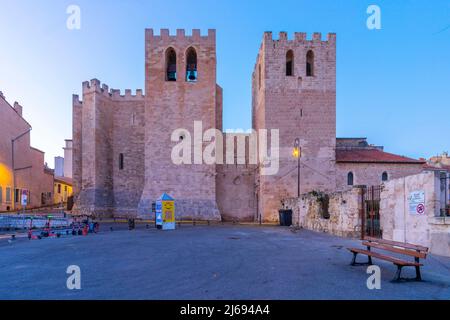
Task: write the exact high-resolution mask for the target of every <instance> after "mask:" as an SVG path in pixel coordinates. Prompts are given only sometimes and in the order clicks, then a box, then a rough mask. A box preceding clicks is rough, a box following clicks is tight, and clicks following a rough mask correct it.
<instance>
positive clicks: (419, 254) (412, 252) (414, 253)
mask: <svg viewBox="0 0 450 320" xmlns="http://www.w3.org/2000/svg"><path fill="white" fill-rule="evenodd" d="M362 244H363V246H366V247H372V248H377V249H381V250H385V251H390V252H395V253H400V254H404V255H408V256H412V257H416V258H420V259H425V258H426V257H427V254H426V253H424V252H422V251H420V252H418V251H415V250H410V249H401V248H397V247H393V246H391V245H384V244H379V243H375V242H367V241H364V242H363V243H362Z"/></svg>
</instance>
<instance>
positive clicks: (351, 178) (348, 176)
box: [347, 172, 353, 186]
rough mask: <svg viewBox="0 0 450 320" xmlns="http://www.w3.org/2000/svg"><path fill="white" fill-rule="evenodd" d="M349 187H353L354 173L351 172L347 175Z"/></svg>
mask: <svg viewBox="0 0 450 320" xmlns="http://www.w3.org/2000/svg"><path fill="white" fill-rule="evenodd" d="M347 185H349V186H352V185H353V172H349V173H348V174H347Z"/></svg>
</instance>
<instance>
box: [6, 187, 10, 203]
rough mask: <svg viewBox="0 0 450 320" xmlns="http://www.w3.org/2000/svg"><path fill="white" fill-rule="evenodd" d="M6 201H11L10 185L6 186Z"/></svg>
mask: <svg viewBox="0 0 450 320" xmlns="http://www.w3.org/2000/svg"><path fill="white" fill-rule="evenodd" d="M5 201H6V202H11V188H10V187H6V189H5Z"/></svg>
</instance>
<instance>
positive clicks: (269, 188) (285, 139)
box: [252, 32, 336, 221]
mask: <svg viewBox="0 0 450 320" xmlns="http://www.w3.org/2000/svg"><path fill="white" fill-rule="evenodd" d="M252 93H253V94H252V96H253V101H252V115H253V116H252V117H253V118H252V121H253V128H255V129H256V130H258V129H279V135H280V159H279V160H280V162H279V164H280V169H279V172H278V173H277V174H276V175H272V176H261V175H259V177H258V183H257V185H258V199H259V204H258V212H259V213H260V214H261V216H262V219H263V220H266V221H276V220H277V219H278V209H279V208H280V207H281V203H280V201H281V199H283V198H287V197H291V196H292V197H296V196H297V181H298V180H297V178H298V174H297V160H296V159H295V158H293V156H292V150H293V147H294V143H295V140H296V139H297V138H298V139H299V142H300V147H301V149H302V155H301V165H300V186H301V187H300V192H301V193H306V192H310V191H313V190H317V191H320V190H323V191H327V190H334V188H335V186H336V183H335V165H334V162H335V145H336V35H335V34H328V36H327V39H326V40H322V37H321V34H320V33H314V34H313V36H312V39H307V37H306V34H305V33H295V35H294V38H293V39H288V36H287V33H286V32H280V34H279V37H278V39H274V38H273V36H272V33H271V32H265V33H264V37H263V41H262V44H261V47H260V50H259V54H258V56H257V61H256V64H255V67H254V71H253V76H252Z"/></svg>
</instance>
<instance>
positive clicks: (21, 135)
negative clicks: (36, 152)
mask: <svg viewBox="0 0 450 320" xmlns="http://www.w3.org/2000/svg"><path fill="white" fill-rule="evenodd" d="M31 129H32V127H30V128H29V129H28V130H27V131H25V132H24V133H22V134H20V135H18V136H17V137H15V138H14V139H11V160H12V161H11V167H12V172H13V185H12V197H11V199H12V205H11V207H12V210H15V209H16V167H15V164H14V143H15V142H16V141H17V140H19V139H20V138H22V137H23V136H24V135H26V134H28V133H30V131H31Z"/></svg>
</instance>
